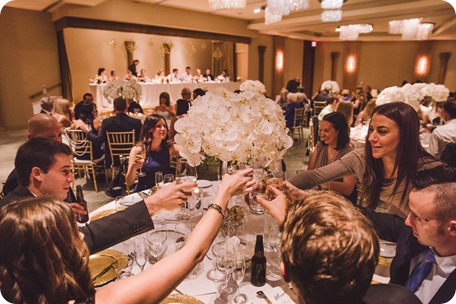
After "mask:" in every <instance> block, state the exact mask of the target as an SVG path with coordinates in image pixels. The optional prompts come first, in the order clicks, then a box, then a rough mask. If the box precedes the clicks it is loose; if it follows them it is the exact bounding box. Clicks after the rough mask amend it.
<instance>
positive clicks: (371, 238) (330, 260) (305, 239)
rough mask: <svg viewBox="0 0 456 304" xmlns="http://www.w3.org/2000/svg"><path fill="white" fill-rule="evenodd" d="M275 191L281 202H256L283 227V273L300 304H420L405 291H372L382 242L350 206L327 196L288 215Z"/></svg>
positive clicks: (380, 287)
mask: <svg viewBox="0 0 456 304" xmlns="http://www.w3.org/2000/svg"><path fill="white" fill-rule="evenodd" d="M271 190H272V191H274V192H275V194H276V195H277V199H275V200H274V201H272V202H269V201H267V200H264V199H262V198H259V199H258V202H259V203H261V204H263V205H264V206H265V207H266V208H267V209H268V211H270V214H271V215H272V216H273V217H274V219H275V220H276V222H277V223H278V224H282V223H283V224H282V226H281V227H283V231H282V248H281V252H282V265H281V270H282V275H283V277H284V279H285V281H287V282H292V284H293V287H294V288H295V290H297V296H298V299H299V303H318V304H320V303H321V304H336V303H337V304H340V303H346V304H348V303H350V304H353V303H355V304H361V303H366V304H367V303H369V304H374V303H377V304H379V303H381V304H385V303H394V304H399V303H404V304H405V303H407V304H412V303H413V304H415V303H416V304H418V303H421V302H420V301H419V300H418V298H417V297H416V296H415V295H414V294H413V293H411V292H410V291H408V290H406V289H405V288H403V287H402V286H394V285H372V286H371V281H372V277H373V274H374V270H375V266H376V265H377V263H378V256H379V253H380V246H379V240H378V237H377V235H376V233H375V232H374V229H373V227H372V224H371V223H370V222H369V220H368V219H366V217H364V216H363V215H362V214H361V212H359V211H358V210H357V209H356V208H355V207H354V206H353V205H352V204H351V203H350V202H349V201H347V200H346V199H344V198H343V197H341V196H338V195H336V194H334V193H332V192H329V191H325V192H320V193H318V194H314V195H312V196H308V197H307V198H306V199H305V200H304V201H303V202H302V203H301V204H293V205H290V206H289V210H288V211H286V209H285V207H286V195H285V194H284V193H282V192H280V191H279V190H277V189H275V188H273V189H271ZM379 293H380V294H381V295H382V296H381V297H379V296H378V294H379Z"/></svg>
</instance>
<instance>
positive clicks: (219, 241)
mask: <svg viewBox="0 0 456 304" xmlns="http://www.w3.org/2000/svg"><path fill="white" fill-rule="evenodd" d="M225 241H226V238H225V236H223V235H222V234H219V235H217V237H216V238H215V240H214V242H213V245H212V247H211V249H210V250H209V251H208V252H207V253H206V256H207V258H208V259H209V260H210V261H211V262H212V266H213V269H211V270H209V271H208V273H207V275H206V277H207V278H208V279H209V280H211V281H213V282H215V283H219V282H222V281H224V279H225V275H224V274H223V273H222V272H221V271H220V270H219V269H218V268H217V263H216V258H217V256H219V255H220V253H221V251H220V248H221V247H222V246H223V245H224V244H225Z"/></svg>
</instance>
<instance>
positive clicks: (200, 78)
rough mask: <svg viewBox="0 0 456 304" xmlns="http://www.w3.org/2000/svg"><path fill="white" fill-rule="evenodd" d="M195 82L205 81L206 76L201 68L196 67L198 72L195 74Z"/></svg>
mask: <svg viewBox="0 0 456 304" xmlns="http://www.w3.org/2000/svg"><path fill="white" fill-rule="evenodd" d="M193 82H198V83H200V82H204V76H203V74H202V73H201V69H196V74H195V75H193Z"/></svg>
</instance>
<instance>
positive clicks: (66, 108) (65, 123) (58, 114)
mask: <svg viewBox="0 0 456 304" xmlns="http://www.w3.org/2000/svg"><path fill="white" fill-rule="evenodd" d="M52 115H53V116H54V117H55V119H57V121H58V122H59V123H60V125H61V126H62V127H64V128H68V127H69V126H71V113H70V102H69V100H68V99H65V98H63V97H57V98H56V99H55V100H54V110H53V114H52Z"/></svg>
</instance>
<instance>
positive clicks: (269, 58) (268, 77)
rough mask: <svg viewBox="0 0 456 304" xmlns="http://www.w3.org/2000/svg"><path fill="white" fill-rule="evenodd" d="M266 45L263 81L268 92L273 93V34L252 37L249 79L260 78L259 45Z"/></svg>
mask: <svg viewBox="0 0 456 304" xmlns="http://www.w3.org/2000/svg"><path fill="white" fill-rule="evenodd" d="M259 45H264V46H266V51H265V52H264V80H263V83H264V85H265V86H266V90H267V94H273V93H272V92H271V88H272V73H273V68H274V54H273V41H272V36H268V35H259V36H258V37H257V38H254V39H252V43H251V44H250V45H249V73H248V77H249V79H253V80H256V79H258V66H259V56H258V46H259Z"/></svg>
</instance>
